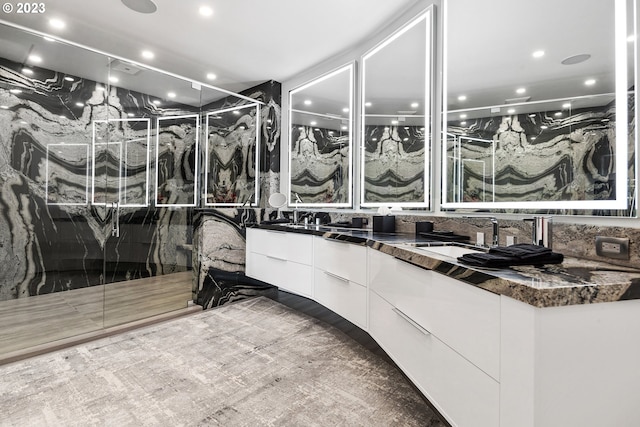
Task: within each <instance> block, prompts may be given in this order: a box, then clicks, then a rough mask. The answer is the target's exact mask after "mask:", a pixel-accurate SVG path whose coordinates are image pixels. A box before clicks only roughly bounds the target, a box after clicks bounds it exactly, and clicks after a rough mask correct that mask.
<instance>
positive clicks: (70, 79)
mask: <svg viewBox="0 0 640 427" xmlns="http://www.w3.org/2000/svg"><path fill="white" fill-rule="evenodd" d="M64 79H65V80H66V81H68V82H72V81H73V77H69V76H66V77H65V78H64Z"/></svg>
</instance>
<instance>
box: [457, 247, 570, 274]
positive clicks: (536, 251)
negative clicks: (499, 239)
mask: <svg viewBox="0 0 640 427" xmlns="http://www.w3.org/2000/svg"><path fill="white" fill-rule="evenodd" d="M563 260H564V256H563V255H562V254H559V253H556V252H552V251H551V249H549V248H545V247H544V246H537V245H530V244H526V243H520V244H517V245H512V246H504V247H495V248H491V249H489V252H488V253H484V252H474V253H469V254H465V255H463V256H461V257H458V261H460V262H463V263H465V264H469V265H473V266H477V267H488V268H504V267H511V266H514V265H544V264H560V263H561V262H562V261H563Z"/></svg>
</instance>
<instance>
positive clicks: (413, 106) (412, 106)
mask: <svg viewBox="0 0 640 427" xmlns="http://www.w3.org/2000/svg"><path fill="white" fill-rule="evenodd" d="M419 106H420V104H418V103H417V102H412V103H411V108H418V107H419Z"/></svg>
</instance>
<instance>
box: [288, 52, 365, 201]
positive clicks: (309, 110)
mask: <svg viewBox="0 0 640 427" xmlns="http://www.w3.org/2000/svg"><path fill="white" fill-rule="evenodd" d="M353 79H354V65H353V64H349V65H347V66H344V67H341V68H339V69H337V70H335V71H333V72H330V73H328V74H326V75H324V76H322V77H320V78H317V79H315V80H313V81H311V82H309V83H307V84H305V85H303V86H301V87H299V88H296V89H294V90H292V91H290V93H289V117H290V118H289V123H291V138H290V141H291V143H290V145H289V188H290V194H289V204H290V205H295V206H316V207H319V206H351V205H352V194H351V193H352V187H353V186H352V184H351V176H352V167H351V165H352V156H353V154H352V153H353V149H352V135H353Z"/></svg>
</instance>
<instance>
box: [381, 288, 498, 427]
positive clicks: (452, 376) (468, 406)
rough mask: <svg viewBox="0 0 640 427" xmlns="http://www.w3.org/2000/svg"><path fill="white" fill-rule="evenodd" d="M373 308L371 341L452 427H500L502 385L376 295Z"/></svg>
mask: <svg viewBox="0 0 640 427" xmlns="http://www.w3.org/2000/svg"><path fill="white" fill-rule="evenodd" d="M369 303H370V308H369V310H370V313H371V315H370V318H369V333H370V334H371V336H372V337H373V338H374V339H375V340H376V341H377V342H378V344H380V346H381V347H382V348H383V349H384V350H385V351H386V352H387V353H388V354H389V356H390V357H391V358H392V359H393V360H394V361H395V362H396V364H397V365H398V366H399V367H400V368H401V369H402V370H403V371H404V373H405V374H406V375H407V376H408V377H409V378H410V379H411V380H412V381H413V383H414V384H415V385H416V386H417V387H418V388H419V389H420V390H421V391H422V392H423V393H424V394H425V396H427V398H428V399H429V401H430V402H431V403H432V404H433V405H434V406H435V407H436V408H437V409H438V411H439V412H440V413H441V414H442V415H443V416H444V417H445V418H447V420H449V421H450V422H451V423H452V425H456V426H459V427H466V426H469V427H496V426H498V425H499V410H500V387H499V384H498V382H497V381H495V380H494V379H493V378H491V377H490V376H488V375H487V374H485V373H484V372H482V371H481V370H480V369H478V368H477V367H476V366H474V365H473V364H472V363H470V362H469V361H468V360H466V359H465V358H463V357H462V356H460V355H459V354H458V353H457V352H455V351H454V350H452V349H451V348H450V347H448V346H447V345H445V344H444V343H443V342H442V341H440V340H439V339H438V338H437V337H435V336H434V335H433V334H429V332H428V331H426V330H424V329H423V328H421V327H420V326H419V325H418V324H417V323H416V321H415V320H414V319H412V318H410V317H409V316H407V315H406V313H403V312H402V311H400V310H398V309H397V307H394V306H393V305H392V304H390V303H389V302H387V301H385V300H384V299H383V298H382V297H380V296H379V295H378V294H377V293H375V292H370V293H369Z"/></svg>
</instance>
